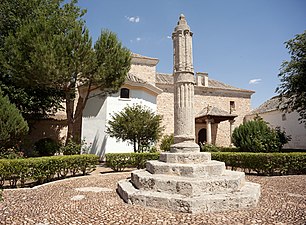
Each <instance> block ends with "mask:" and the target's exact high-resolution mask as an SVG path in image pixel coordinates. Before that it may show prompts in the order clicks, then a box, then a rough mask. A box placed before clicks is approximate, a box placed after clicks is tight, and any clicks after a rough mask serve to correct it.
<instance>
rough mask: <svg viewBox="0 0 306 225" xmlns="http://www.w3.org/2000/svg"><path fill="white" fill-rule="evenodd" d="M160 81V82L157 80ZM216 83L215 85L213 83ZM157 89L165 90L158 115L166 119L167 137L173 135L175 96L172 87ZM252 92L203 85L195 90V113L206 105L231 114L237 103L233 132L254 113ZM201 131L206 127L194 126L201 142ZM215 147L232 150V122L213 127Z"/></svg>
mask: <svg viewBox="0 0 306 225" xmlns="http://www.w3.org/2000/svg"><path fill="white" fill-rule="evenodd" d="M157 76H163V78H164V77H165V76H169V77H168V78H169V79H168V80H169V81H171V80H172V79H173V78H172V75H170V74H157ZM158 80H161V79H158ZM211 83H213V82H211ZM208 85H209V84H208ZM156 86H157V87H159V88H160V89H162V90H163V93H161V94H160V95H158V96H157V113H158V114H160V115H162V116H163V126H164V127H165V131H164V133H165V134H172V133H174V117H173V115H174V109H173V102H174V93H173V84H171V83H170V82H169V83H166V82H163V83H156ZM252 94H253V92H252V91H248V90H242V89H236V90H235V89H227V88H223V89H222V88H218V89H217V88H214V87H210V86H208V87H205V86H202V85H198V84H197V85H196V86H195V94H194V110H195V114H196V115H197V114H198V113H199V112H200V111H201V110H202V109H203V108H204V107H206V106H207V105H210V106H215V107H218V108H220V109H222V110H224V111H227V112H230V104H231V102H234V104H235V109H234V110H233V113H235V114H236V115H238V116H237V117H236V118H235V122H234V128H235V127H237V126H239V125H240V124H241V123H242V122H243V119H244V117H245V115H246V114H247V113H248V112H250V110H251V95H252ZM202 128H206V125H205V124H196V125H195V140H196V142H197V141H198V133H199V131H200V130H201V129H202ZM212 143H213V144H216V145H217V146H230V144H231V143H230V122H229V121H224V122H221V123H219V124H214V123H213V124H212Z"/></svg>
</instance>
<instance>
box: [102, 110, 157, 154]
mask: <svg viewBox="0 0 306 225" xmlns="http://www.w3.org/2000/svg"><path fill="white" fill-rule="evenodd" d="M161 120H162V117H161V116H159V115H155V113H154V112H152V111H151V110H150V109H149V108H147V107H144V106H142V105H133V106H127V107H125V108H124V109H123V110H122V111H121V112H119V113H115V114H114V115H113V116H112V118H111V120H110V121H109V122H108V125H109V126H108V128H107V131H106V133H107V134H109V136H110V137H115V138H116V139H117V140H122V141H128V142H129V143H131V144H133V146H134V152H140V151H141V150H142V149H143V148H142V146H150V145H152V144H153V143H155V141H156V140H158V139H159V137H160V136H161V132H162V131H163V127H162V126H161Z"/></svg>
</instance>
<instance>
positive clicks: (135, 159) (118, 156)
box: [105, 152, 160, 171]
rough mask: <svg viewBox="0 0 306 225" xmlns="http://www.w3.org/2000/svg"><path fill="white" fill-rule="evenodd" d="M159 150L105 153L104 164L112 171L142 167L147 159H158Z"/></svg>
mask: <svg viewBox="0 0 306 225" xmlns="http://www.w3.org/2000/svg"><path fill="white" fill-rule="evenodd" d="M159 154H160V153H159V152H154V153H146V152H145V153H107V154H106V155H105V158H106V166H107V167H110V168H111V169H112V170H114V171H123V170H124V169H125V168H135V167H136V168H137V169H143V168H145V167H146V162H147V161H148V160H157V159H159Z"/></svg>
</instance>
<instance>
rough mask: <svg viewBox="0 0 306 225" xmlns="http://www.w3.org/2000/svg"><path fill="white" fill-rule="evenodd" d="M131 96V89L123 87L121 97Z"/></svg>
mask: <svg viewBox="0 0 306 225" xmlns="http://www.w3.org/2000/svg"><path fill="white" fill-rule="evenodd" d="M129 97H130V90H129V89H127V88H121V90H120V98H129Z"/></svg>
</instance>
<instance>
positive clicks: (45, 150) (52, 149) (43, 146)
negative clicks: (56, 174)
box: [34, 138, 60, 156]
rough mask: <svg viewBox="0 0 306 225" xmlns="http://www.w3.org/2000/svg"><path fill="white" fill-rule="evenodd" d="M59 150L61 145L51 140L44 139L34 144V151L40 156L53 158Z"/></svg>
mask: <svg viewBox="0 0 306 225" xmlns="http://www.w3.org/2000/svg"><path fill="white" fill-rule="evenodd" d="M59 148H60V145H59V144H58V143H57V142H56V141H55V140H53V139H51V138H42V139H40V140H38V141H37V142H35V144H34V151H36V152H38V154H39V156H52V155H54V154H55V153H56V152H58V150H59Z"/></svg>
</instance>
